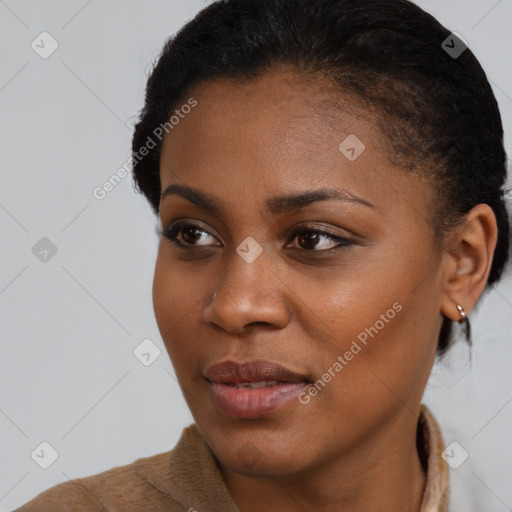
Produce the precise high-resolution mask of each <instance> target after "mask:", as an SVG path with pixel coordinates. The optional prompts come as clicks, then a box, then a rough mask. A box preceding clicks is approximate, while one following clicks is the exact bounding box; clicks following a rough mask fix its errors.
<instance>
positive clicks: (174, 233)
mask: <svg viewBox="0 0 512 512" xmlns="http://www.w3.org/2000/svg"><path fill="white" fill-rule="evenodd" d="M186 228H195V229H196V230H197V231H200V232H203V233H207V234H208V235H209V236H212V237H213V235H211V234H210V233H208V231H206V230H204V229H202V228H201V227H200V226H199V225H197V224H194V223H191V222H177V223H176V224H174V225H173V226H171V227H170V228H168V229H166V230H163V231H160V235H161V236H164V237H165V238H167V239H168V240H169V241H170V242H171V243H172V244H173V245H175V246H177V247H180V248H182V249H190V248H199V247H201V248H206V247H209V246H200V245H194V244H184V243H182V242H180V241H179V240H178V234H179V233H180V232H181V231H183V230H184V229H186ZM305 233H310V234H315V235H320V236H322V237H325V238H328V239H329V240H332V241H334V242H338V245H336V246H334V247H331V248H330V249H323V250H320V251H318V250H315V249H302V248H300V247H299V249H302V250H303V251H307V252H318V253H329V252H333V251H337V250H340V249H343V248H345V247H348V246H350V245H355V244H356V242H355V241H354V240H351V239H349V238H344V237H340V236H336V235H333V234H332V233H329V232H327V231H322V230H320V229H315V228H310V227H307V226H302V227H300V228H297V229H296V230H294V231H291V232H289V233H288V236H289V237H291V241H293V240H295V238H296V237H297V236H300V235H303V234H305ZM213 238H215V237H213Z"/></svg>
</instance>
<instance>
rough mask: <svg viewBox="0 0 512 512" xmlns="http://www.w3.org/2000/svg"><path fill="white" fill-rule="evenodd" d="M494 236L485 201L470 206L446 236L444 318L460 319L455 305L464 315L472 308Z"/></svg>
mask: <svg viewBox="0 0 512 512" xmlns="http://www.w3.org/2000/svg"><path fill="white" fill-rule="evenodd" d="M497 238H498V226H497V224H496V217H495V215H494V212H493V211H492V208H491V207H490V206H489V205H487V204H479V205H477V206H475V207H474V208H473V209H471V210H470V211H469V212H468V213H467V214H466V215H465V217H464V221H463V223H462V224H460V225H458V226H457V227H455V228H454V229H453V230H452V231H451V232H450V233H448V234H447V235H446V240H445V248H444V255H443V294H442V298H441V312H442V313H443V314H444V315H445V316H447V317H448V318H450V319H452V320H454V321H456V322H457V321H459V320H460V314H459V311H458V309H457V304H459V305H461V306H462V307H463V308H464V311H465V312H466V314H469V313H470V311H471V310H472V309H473V308H474V306H475V304H476V302H477V300H478V298H479V297H480V295H481V294H482V292H483V291H484V289H485V286H486V284H487V279H488V277H489V272H490V271H491V265H492V259H493V255H494V249H495V247H496V240H497Z"/></svg>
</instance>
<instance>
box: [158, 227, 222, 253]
mask: <svg viewBox="0 0 512 512" xmlns="http://www.w3.org/2000/svg"><path fill="white" fill-rule="evenodd" d="M160 234H161V235H162V236H164V237H165V238H167V239H168V240H170V241H171V242H172V243H173V244H175V245H177V246H178V247H183V248H186V247H208V246H210V245H216V244H208V243H197V242H198V241H200V240H201V239H203V240H204V239H206V240H207V239H208V237H210V238H212V239H213V240H215V238H214V237H213V235H210V234H209V233H208V231H205V230H204V229H202V228H201V227H200V226H198V225H197V224H193V223H190V222H177V223H176V224H174V225H173V226H171V227H170V228H168V229H166V230H164V231H161V232H160ZM203 235H207V236H203Z"/></svg>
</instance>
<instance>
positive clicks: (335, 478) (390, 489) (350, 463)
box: [221, 411, 426, 512]
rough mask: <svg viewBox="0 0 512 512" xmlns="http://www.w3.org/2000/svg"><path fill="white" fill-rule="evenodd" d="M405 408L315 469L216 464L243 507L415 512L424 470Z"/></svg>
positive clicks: (283, 511)
mask: <svg viewBox="0 0 512 512" xmlns="http://www.w3.org/2000/svg"><path fill="white" fill-rule="evenodd" d="M411 418H413V416H412V415H411V414H410V412H409V411H407V414H406V415H402V416H401V417H399V418H397V419H396V420H395V421H393V422H392V423H390V424H388V425H387V426H386V428H383V429H380V431H379V433H378V434H376V435H374V436H372V438H371V439H367V440H365V442H364V443H362V444H361V445H360V446H357V447H355V448H353V449H352V450H351V451H350V452H348V453H344V454H343V455H342V456H340V457H337V458H335V459H334V460H331V461H329V462H328V463H326V464H324V465H322V467H321V468H320V469H314V470H309V471H304V472H301V473H300V474H294V475H293V476H289V475H287V476H275V475H269V476H267V477H250V476H244V475H240V474H237V473H235V472H232V471H230V470H228V469H227V468H221V472H222V474H223V478H224V481H225V483H226V486H227V488H228V490H229V491H230V493H231V496H232V497H233V499H234V501H235V503H236V504H237V505H238V508H239V509H240V510H241V511H242V512H256V511H258V512H259V511H261V510H272V511H273V512H291V511H294V512H295V511H296V510H301V511H304V512H313V511H314V512H327V511H329V512H333V511H334V512H336V511H343V512H355V511H360V510H400V511H401V512H420V509H421V502H422V497H423V492H424V489H425V482H426V475H425V472H424V470H423V467H422V464H421V461H420V457H419V454H418V450H417V447H416V440H417V423H416V422H414V423H413V422H411Z"/></svg>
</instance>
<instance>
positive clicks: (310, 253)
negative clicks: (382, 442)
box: [153, 70, 442, 475]
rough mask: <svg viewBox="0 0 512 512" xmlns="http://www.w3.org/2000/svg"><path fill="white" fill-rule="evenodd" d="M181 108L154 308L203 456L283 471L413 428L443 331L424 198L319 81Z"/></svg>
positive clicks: (282, 76)
mask: <svg viewBox="0 0 512 512" xmlns="http://www.w3.org/2000/svg"><path fill="white" fill-rule="evenodd" d="M336 94H337V96H336ZM190 96H191V97H193V98H194V99H195V100H196V101H197V105H196V106H195V107H194V108H193V109H192V110H191V111H190V113H188V114H187V115H186V116H184V117H183V119H181V120H180V122H179V124H177V125H176V126H174V128H173V129H172V131H170V132H169V134H168V135H167V136H166V139H165V141H164V146H163V149H162V156H161V162H160V164H161V165H160V178H161V184H162V191H164V193H163V195H162V200H161V206H160V220H161V224H162V229H163V231H165V232H166V234H167V236H162V238H161V240H160V245H159V251H158V257H157V263H156V268H155V276H154V285H153V303H154V309H155V315H156V319H157V323H158V327H159V329H160V332H161V335H162V338H163V341H164V343H165V346H166V348H167V351H168V353H169V356H170V358H171V360H172V363H173V366H174V369H175V372H176V376H177V378H178V381H179V383H180V386H181V389H182V391H183V394H184V396H185V399H186V401H187V403H188V406H189V407H190V410H191V412H192V415H193V417H194V420H195V422H196V425H197V428H198V429H199V431H200V433H201V434H202V436H203V437H204V439H205V440H206V442H207V443H208V444H209V446H210V448H211V449H212V451H213V452H214V454H215V455H216V457H217V458H218V459H219V460H220V462H221V464H222V465H223V466H225V467H226V468H229V469H230V470H233V471H236V472H238V473H242V474H246V475H292V474H298V473H300V472H305V471H308V470H311V469H314V468H317V467H320V466H321V465H325V464H328V463H329V462H331V461H333V460H335V459H336V458H339V457H342V456H344V455H346V454H348V453H350V452H351V451H353V450H354V449H357V448H360V449H364V447H365V446H370V445H371V443H372V442H373V441H374V440H375V439H377V438H378V436H382V435H384V432H385V431H386V429H387V430H389V429H390V426H391V425H395V427H397V426H398V425H402V426H403V425H405V424H407V425H412V424H414V425H416V421H417V417H416V416H415V415H414V413H416V411H417V409H418V404H419V403H420V400H421V396H422V394H423V390H424V387H425V384H426V381H427V379H428V375H429V373H430V369H431V366H432V363H433V360H434V356H435V349H436V343H437V335H438V332H439V328H440V325H441V315H440V295H441V287H442V283H441V281H442V278H441V271H440V261H441V255H440V254H439V252H438V251H437V250H436V248H435V244H434V242H433V240H434V239H433V232H432V228H431V225H430V223H429V219H430V218H431V216H432V211H431V207H430V204H431V203H432V192H431V190H430V188H429V187H428V185H426V183H425V182H422V181H421V180H420V179H419V178H417V177H412V176H410V175H407V173H405V172H402V171H401V170H400V169H397V168H395V167H393V165H392V164H391V163H390V160H389V158H388V156H389V155H388V153H387V148H388V143H387V141H386V140H385V139H384V137H383V135H382V133H381V132H380V131H379V130H378V128H377V127H376V126H377V124H376V122H375V119H373V118H372V116H371V115H369V114H368V113H367V112H365V111H364V110H363V109H362V108H359V107H357V104H356V103H355V101H352V100H351V98H350V97H349V96H346V97H344V98H341V99H340V95H339V92H338V93H335V92H334V91H333V90H332V89H331V88H330V87H329V86H328V84H327V83H324V82H323V81H322V80H316V81H315V82H314V83H311V82H307V81H305V79H304V78H301V77H299V76H297V75H295V74H294V73H293V72H291V71H286V70H279V71H277V70H275V71H273V72H268V73H267V74H265V75H264V76H262V77H261V78H258V79H257V80H254V81H251V82H250V83H245V84H243V85H241V84H236V83H233V82H230V81H228V80H224V79H222V80H216V81H212V82H208V83H205V84H202V85H200V86H197V87H196V88H194V89H193V90H192V91H191V93H190ZM336 98H338V99H339V100H340V101H339V102H338V106H337V108H336V110H335V108H334V103H333V100H334V99H336ZM341 100H343V101H341ZM185 101H186V100H185ZM187 110H188V109H187ZM354 135H355V136H356V137H357V139H356V138H355V137H354ZM347 137H348V139H347ZM344 141H345V142H344ZM362 144H364V148H363V145H362ZM340 145H341V148H340ZM173 185H179V186H180V187H182V188H181V189H178V188H176V187H172V186H173ZM188 188H193V189H194V190H195V191H199V192H200V194H193V195H192V194H188V193H187V192H186V191H187V190H188ZM326 190H327V191H331V192H332V194H331V195H329V194H323V195H322V194H321V193H318V194H317V195H316V196H315V195H314V194H312V193H313V192H316V191H326ZM203 196H207V198H208V201H204V200H201V199H204V197H203ZM288 196H301V198H296V199H295V200H291V199H289V198H288V200H287V199H286V198H287V197H288ZM226 362H227V364H223V363H226ZM219 364H220V366H219ZM283 368H284V370H283ZM249 382H252V383H253V384H248V383H249ZM255 383H257V384H255ZM260 386H265V387H260Z"/></svg>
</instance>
